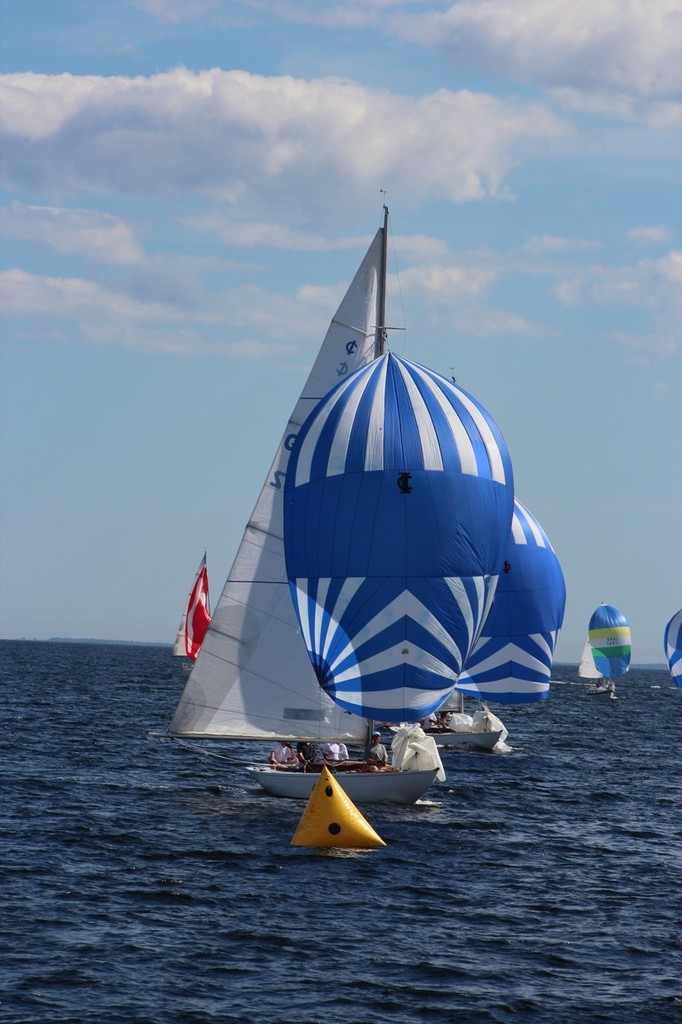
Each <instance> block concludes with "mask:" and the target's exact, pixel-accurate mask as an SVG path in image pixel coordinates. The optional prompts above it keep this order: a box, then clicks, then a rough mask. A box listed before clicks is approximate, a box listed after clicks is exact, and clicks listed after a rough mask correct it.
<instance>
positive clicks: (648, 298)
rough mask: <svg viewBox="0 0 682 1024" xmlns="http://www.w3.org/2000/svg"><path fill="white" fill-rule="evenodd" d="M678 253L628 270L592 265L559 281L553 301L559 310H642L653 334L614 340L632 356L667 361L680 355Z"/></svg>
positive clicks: (681, 274) (681, 265) (681, 266)
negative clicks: (588, 307)
mask: <svg viewBox="0 0 682 1024" xmlns="http://www.w3.org/2000/svg"><path fill="white" fill-rule="evenodd" d="M681 286H682V252H677V251H674V250H673V251H671V252H669V253H668V254H667V255H666V256H664V257H662V258H661V259H658V260H651V259H647V260H640V261H639V262H638V263H635V264H633V265H632V266H620V267H606V266H591V267H586V268H585V269H583V270H581V271H579V272H575V271H574V272H573V274H572V275H571V277H570V278H565V279H563V280H561V281H559V282H558V283H557V285H556V287H555V288H554V295H555V297H556V298H557V299H558V300H559V301H560V302H562V303H563V304H564V305H573V306H577V305H579V304H581V305H585V304H589V303H592V304H594V305H595V306H612V307H614V308H619V307H620V308H632V309H640V310H647V311H649V313H650V314H651V322H652V329H651V330H650V331H649V332H648V333H647V334H634V333H627V332H625V331H621V332H618V333H617V335H616V337H617V339H618V340H619V341H620V342H621V343H622V344H623V345H625V346H626V347H628V348H629V349H630V350H631V351H633V352H638V353H640V354H641V353H644V352H646V353H647V354H648V355H649V356H650V357H651V358H654V359H659V358H667V357H669V356H672V355H673V354H674V353H675V352H676V351H678V350H679V348H680V344H681V340H682V339H681V338H680V329H679V325H680V323H682V287H681Z"/></svg>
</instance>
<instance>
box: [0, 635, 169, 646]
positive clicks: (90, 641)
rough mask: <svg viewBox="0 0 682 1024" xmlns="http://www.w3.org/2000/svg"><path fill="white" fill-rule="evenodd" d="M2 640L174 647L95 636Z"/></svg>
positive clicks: (4, 638)
mask: <svg viewBox="0 0 682 1024" xmlns="http://www.w3.org/2000/svg"><path fill="white" fill-rule="evenodd" d="M0 639H2V640H6V641H7V640H8V641H14V642H16V643H27V644H105V645H109V646H117V647H172V646H173V645H172V644H169V643H161V642H156V641H155V640H98V639H96V638H95V637H71V636H50V637H47V639H45V640H40V639H39V638H38V637H35V636H5V637H0Z"/></svg>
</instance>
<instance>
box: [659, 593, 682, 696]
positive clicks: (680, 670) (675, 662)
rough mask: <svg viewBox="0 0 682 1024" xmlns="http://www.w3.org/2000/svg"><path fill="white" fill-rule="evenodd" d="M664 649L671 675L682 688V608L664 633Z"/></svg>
mask: <svg viewBox="0 0 682 1024" xmlns="http://www.w3.org/2000/svg"><path fill="white" fill-rule="evenodd" d="M663 648H664V650H665V657H666V661H667V662H668V667H669V668H670V675H671V676H672V677H673V679H674V680H675V682H676V683H677V685H678V686H680V687H682V608H680V610H679V612H676V613H675V614H674V615H673V617H672V619H671V620H670V622H669V623H668V625H667V626H666V627H665V631H664V633H663Z"/></svg>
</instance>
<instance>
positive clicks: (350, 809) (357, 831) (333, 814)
mask: <svg viewBox="0 0 682 1024" xmlns="http://www.w3.org/2000/svg"><path fill="white" fill-rule="evenodd" d="M291 845H292V846H337V847H349V848H352V849H354V850H370V849H373V848H374V847H375V846H385V845H386V843H385V842H384V841H383V839H382V838H381V836H379V835H377V833H376V832H375V831H374V829H373V828H372V826H371V825H370V823H369V822H368V821H367V819H366V818H364V817H363V816H362V814H360V811H359V810H358V809H357V807H356V806H355V804H354V803H353V801H352V800H351V799H350V797H349V796H348V795H347V793H346V792H345V790H344V789H343V787H342V786H341V785H340V783H339V780H338V777H337V776H336V775H332V773H331V772H330V771H329V769H328V768H323V769H322V771H321V772H320V777H319V779H318V780H317V782H316V783H315V786H314V788H313V791H312V793H311V794H310V799H309V800H308V803H307V804H306V809H305V810H304V812H303V814H302V816H301V820H300V822H299V823H298V828H297V829H296V831H295V832H294V837H293V839H292V840H291Z"/></svg>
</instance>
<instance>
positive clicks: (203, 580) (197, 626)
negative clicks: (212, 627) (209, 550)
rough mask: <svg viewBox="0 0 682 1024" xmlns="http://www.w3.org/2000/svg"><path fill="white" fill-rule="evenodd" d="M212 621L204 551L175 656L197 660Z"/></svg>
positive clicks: (180, 630)
mask: <svg viewBox="0 0 682 1024" xmlns="http://www.w3.org/2000/svg"><path fill="white" fill-rule="evenodd" d="M210 621H211V608H210V603H209V592H208V570H207V568H206V552H204V557H203V558H202V559H201V561H200V562H199V568H198V569H197V571H196V573H195V575H194V582H193V583H192V587H191V590H190V592H189V594H188V596H187V603H186V605H185V610H184V611H183V613H182V618H181V620H180V625H179V627H178V635H177V637H176V638H175V644H174V646H173V651H172V655H173V657H174V658H188V659H189V660H190V661H191V662H192V661H195V660H196V656H197V654H198V653H199V648H200V647H201V645H202V643H203V640H204V636H205V635H206V630H207V629H208V624H209V622H210Z"/></svg>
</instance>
